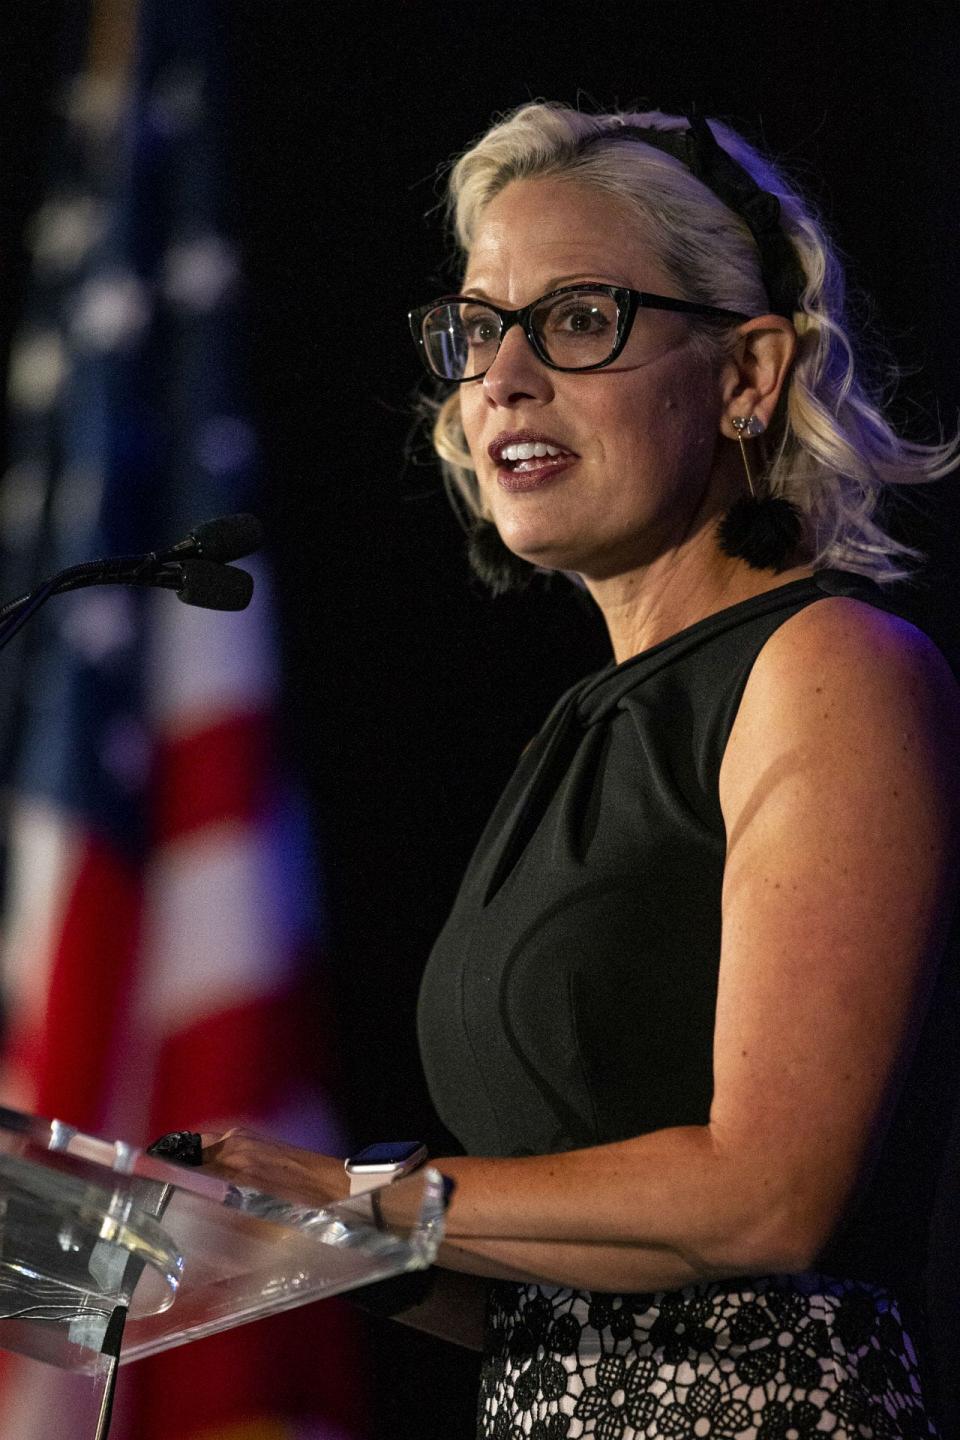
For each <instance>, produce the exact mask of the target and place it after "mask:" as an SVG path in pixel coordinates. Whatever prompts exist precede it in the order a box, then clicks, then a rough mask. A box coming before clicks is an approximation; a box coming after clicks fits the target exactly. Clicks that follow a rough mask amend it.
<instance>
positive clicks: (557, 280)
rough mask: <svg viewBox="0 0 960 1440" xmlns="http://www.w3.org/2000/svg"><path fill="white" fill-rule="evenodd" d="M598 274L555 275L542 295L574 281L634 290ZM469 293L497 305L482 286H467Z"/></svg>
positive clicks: (620, 281)
mask: <svg viewBox="0 0 960 1440" xmlns="http://www.w3.org/2000/svg"><path fill="white" fill-rule="evenodd" d="M597 274H598V272H597V271H591V270H574V271H573V273H572V274H570V275H554V276H553V278H552V279H551V280H549V281H548V282H547V288H546V289H545V290H544V291H543V292H542V293H543V294H544V295H549V294H550V291H551V290H559V288H560V286H561V285H566V284H568V283H569V284H572V283H573V282H574V281H582V282H583V284H584V285H590V284H591V283H595V284H597V285H624V286H627V288H628V289H630V288H632V287H630V286H628V285H627V282H626V281H625V280H598V279H597ZM587 277H589V278H587ZM468 291H472V292H473V295H474V296H475V298H476V299H477V300H489V301H490V303H491V304H494V303H495V302H494V301H493V299H492V297H491V296H490V295H488V294H487V292H486V291H485V290H484V288H483V286H482V285H465V288H464V290H463V291H462V293H463V294H464V295H466V294H467V293H468Z"/></svg>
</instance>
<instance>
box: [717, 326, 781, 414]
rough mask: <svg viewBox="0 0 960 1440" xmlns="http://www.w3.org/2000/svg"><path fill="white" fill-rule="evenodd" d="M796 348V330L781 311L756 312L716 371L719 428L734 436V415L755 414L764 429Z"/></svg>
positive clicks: (742, 327) (742, 328)
mask: <svg viewBox="0 0 960 1440" xmlns="http://www.w3.org/2000/svg"><path fill="white" fill-rule="evenodd" d="M796 351H797V332H796V331H795V330H794V328H793V326H792V325H791V323H790V321H789V320H787V319H785V318H784V317H783V316H782V315H758V316H756V317H755V318H754V319H752V320H748V321H746V323H745V324H743V325H741V326H740V329H739V330H738V332H737V339H736V344H735V346H734V348H733V350H732V351H731V353H730V354H729V355H728V356H727V358H726V360H725V361H724V364H723V367H722V369H721V372H720V384H721V401H722V405H723V409H722V413H721V420H720V429H721V431H722V433H723V434H724V435H726V436H727V438H728V439H731V440H735V439H736V437H737V432H736V430H735V429H734V428H733V424H732V421H733V418H734V416H746V417H749V416H751V415H754V416H756V418H757V419H758V420H759V421H760V423H761V424H762V426H763V428H764V430H766V429H767V428H768V426H769V424H770V421H771V419H772V418H773V412H774V410H775V409H776V408H777V401H778V400H779V399H780V392H781V391H782V389H783V387H784V384H785V383H786V379H787V376H788V375H789V374H790V367H791V366H792V364H793V360H794V356H795V355H796Z"/></svg>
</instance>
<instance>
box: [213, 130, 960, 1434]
mask: <svg viewBox="0 0 960 1440" xmlns="http://www.w3.org/2000/svg"><path fill="white" fill-rule="evenodd" d="M718 139H719V141H720V144H718V143H717V140H718ZM451 194H452V204H453V209H454V215H455V221H456V227H457V234H458V239H459V241H460V243H461V246H462V249H463V251H464V254H465V264H466V268H465V271H464V277H463V282H462V284H461V287H460V291H461V293H460V295H459V296H457V297H452V298H450V297H446V298H444V299H442V300H441V301H438V302H435V303H434V304H433V305H431V306H427V307H423V308H422V309H421V310H419V311H416V312H414V314H413V316H412V317H411V320H412V324H413V328H414V336H415V339H416V341H417V344H418V346H419V347H420V350H421V353H422V357H423V358H424V359H425V361H426V363H427V365H428V368H430V369H431V371H432V373H434V374H435V375H437V376H439V377H440V378H441V379H442V380H445V381H447V382H451V384H452V387H453V388H452V390H451V392H450V394H449V397H448V398H447V400H446V401H445V403H444V404H443V406H442V407H441V408H440V410H439V415H438V420H437V426H436V432H435V434H436V444H437V449H438V451H439V453H440V455H441V457H442V458H443V460H444V462H445V464H446V466H447V470H448V475H449V476H450V478H451V479H452V481H453V483H454V485H455V487H456V494H457V496H458V498H459V502H460V503H461V505H462V506H463V507H464V508H465V510H466V512H467V514H468V516H469V520H470V525H471V529H472V537H471V550H472V555H473V558H474V562H475V564H476V565H477V566H478V567H479V568H480V569H481V570H482V571H483V573H485V574H486V575H487V576H488V578H490V579H491V581H492V583H493V584H494V586H495V587H502V586H504V585H505V584H509V583H513V581H514V580H516V578H517V576H518V574H519V573H520V572H524V571H526V572H527V573H529V568H530V567H531V566H535V567H540V568H542V569H545V570H563V571H566V572H569V573H571V574H572V575H573V576H575V577H579V583H581V584H582V585H584V586H585V587H586V589H587V590H588V591H589V593H590V594H591V596H592V597H593V599H594V600H595V601H596V603H597V604H598V605H599V607H600V609H601V611H602V613H603V615H604V618H605V620H606V623H607V626H608V629H609V633H610V638H611V644H612V649H613V655H614V664H613V665H612V666H611V667H610V668H609V669H607V670H605V671H604V672H602V673H601V674H600V675H599V676H594V677H591V678H589V679H588V680H586V681H584V682H582V683H581V684H580V685H578V686H577V687H575V688H574V690H573V691H571V692H570V694H568V695H567V696H565V697H564V698H563V699H562V700H561V702H560V703H559V704H558V706H557V707H556V709H555V710H554V712H553V713H552V715H551V716H550V718H549V719H548V720H547V722H546V724H545V726H544V728H543V730H542V732H541V733H540V735H539V736H537V737H536V738H535V740H534V741H533V742H532V744H531V746H530V747H529V748H528V750H527V751H526V752H525V754H524V756H523V757H522V759H521V761H520V764H519V767H518V770H517V772H516V774H515V776H514V778H513V780H512V781H511V783H510V785H509V787H508V790H507V792H506V795H505V796H504V799H503V801H502V802H501V804H500V806H499V807H498V809H497V811H496V812H495V814H494V816H493V818H492V820H491V822H490V825H489V827H488V829H487V831H486V832H485V834H484V836H483V837H482V839H481V841H480V844H479V847H478V850H477V852H476V854H475V856H474V859H473V861H472V862H471V866H470V869H469V871H468V874H467V877H466V879H465V881H464V886H463V888H462V890H461V893H460V895H459V897H458V899H457V902H456V904H455V906H454V910H453V913H452V915H451V919H450V921H449V923H448V925H447V927H446V929H445V931H444V932H443V934H442V935H441V937H440V939H439V941H438V944H437V946H436V948H435V950H434V952H433V955H432V957H431V960H430V962H429V965H428V967H427V972H426V975H425V979H424V986H423V991H422V995H421V1007H420V1033H421V1045H422V1050H423V1054H424V1060H425V1065H426V1069H427V1074H428V1079H429V1081H430V1084H431V1088H432V1093H433V1095H434V1098H435V1100H436V1103H437V1106H438V1109H439V1111H440V1114H441V1116H442V1118H443V1119H444V1120H445V1122H446V1124H447V1125H448V1126H449V1127H450V1129H451V1130H452V1131H453V1132H454V1133H455V1134H456V1135H457V1136H458V1138H459V1139H460V1140H461V1142H462V1143H463V1146H464V1149H465V1150H466V1151H467V1154H466V1155H465V1156H461V1157H451V1158H444V1159H440V1160H437V1161H436V1162H435V1163H436V1164H438V1165H439V1166H440V1168H441V1169H442V1170H443V1171H444V1172H445V1173H447V1174H449V1175H450V1176H451V1177H452V1178H453V1179H454V1181H455V1182H456V1190H455V1192H454V1195H453V1199H452V1203H451V1206H450V1209H449V1214H448V1227H447V1238H446V1240H445V1243H444V1245H443V1247H442V1250H441V1254H440V1266H441V1269H440V1270H439V1271H438V1272H437V1273H438V1276H439V1282H438V1284H437V1285H436V1287H435V1289H434V1291H433V1293H432V1295H431V1296H430V1297H429V1298H428V1299H426V1300H425V1301H423V1302H422V1303H421V1304H420V1305H419V1306H415V1307H414V1308H412V1309H410V1310H408V1311H407V1313H406V1314H405V1315H404V1317H403V1318H404V1319H407V1320H409V1321H410V1322H412V1323H415V1324H419V1325H421V1326H423V1327H424V1328H428V1329H433V1330H434V1331H435V1332H437V1333H443V1334H447V1335H448V1336H449V1337H450V1338H453V1339H457V1340H459V1341H461V1342H462V1343H468V1344H469V1343H472V1344H478V1345H479V1344H481V1343H482V1344H483V1345H484V1346H485V1350H486V1356H485V1362H484V1381H483V1391H482V1395H481V1401H480V1409H479V1420H478V1426H479V1428H478V1434H480V1435H496V1436H507V1435H517V1436H520V1435H524V1436H535V1437H551V1440H552V1437H559V1436H571V1437H578V1436H581V1435H582V1436H597V1437H602V1440H614V1437H618V1440H632V1437H635V1436H640V1435H645V1436H655V1435H656V1436H661V1435H663V1436H687V1435H690V1436H694V1435H696V1436H705V1435H707V1434H717V1435H721V1436H729V1437H733V1436H745V1437H747V1436H749V1437H752V1436H764V1437H767V1436H773V1435H777V1436H791V1437H792V1436H793V1435H794V1434H795V1435H797V1436H798V1437H801V1436H806V1435H807V1434H809V1433H811V1432H813V1431H814V1430H820V1431H825V1432H829V1433H832V1434H836V1435H838V1436H839V1435H847V1434H854V1433H859V1434H862V1435H864V1436H867V1437H869V1436H870V1435H875V1436H878V1437H879V1436H884V1437H886V1436H889V1437H895V1436H902V1435H915V1434H927V1433H930V1427H931V1422H930V1419H929V1410H928V1408H926V1407H927V1406H928V1404H929V1401H930V1397H929V1396H928V1395H925V1393H924V1386H926V1387H927V1390H929V1388H930V1383H931V1382H930V1380H929V1378H928V1376H927V1375H926V1374H923V1375H922V1376H921V1374H920V1372H919V1369H918V1364H917V1361H916V1358H915V1355H914V1343H913V1337H915V1338H916V1340H917V1341H920V1340H922V1339H923V1338H924V1337H923V1331H924V1318H923V1315H922V1313H921V1295H920V1284H919V1282H920V1272H921V1269H922V1267H923V1265H924V1263H925V1252H924V1246H925V1243H926V1233H927V1227H928V1223H929V1217H930V1211H931V1208H932V1206H933V1203H934V1201H933V1192H934V1184H935V1180H936V1176H937V1171H938V1167H939V1165H940V1163H941V1158H942V1153H943V1150H944V1147H945V1144H946V1134H945V1127H946V1121H947V1117H948V1115H949V1113H950V1110H951V1107H952V1102H953V1097H954V1092H955V1088H956V1072H957V1065H956V1059H955V1054H954V1047H953V1046H951V1045H950V1044H949V1043H948V1038H949V1026H950V1024H951V1023H953V1021H952V1012H951V1010H950V1005H951V1004H952V1003H953V993H954V987H955V977H954V974H953V971H952V967H946V966H940V965H939V959H940V956H941V953H942V950H943V946H944V940H945V935H946V928H947V924H948V919H949V911H950V899H951V887H952V881H953V877H954V872H955V861H956V853H957V786H956V775H955V754H956V739H957V731H958V718H957V717H958V707H957V696H956V691H955V688H954V685H953V682H952V679H951V677H950V674H949V671H948V669H947V666H946V664H945V662H944V661H943V659H942V657H941V656H940V655H939V654H938V652H937V651H936V650H935V648H934V647H933V646H932V645H931V644H930V643H929V642H928V641H927V640H926V638H925V637H924V636H922V635H921V634H919V633H918V632H917V631H916V630H915V629H913V628H912V627H911V626H909V625H907V624H905V623H904V622H902V621H901V620H899V619H897V618H896V617H894V616H893V615H892V614H891V613H889V612H888V610H886V609H885V608H884V600H883V589H882V587H883V586H886V585H889V583H890V582H891V581H893V580H895V579H897V578H899V577H901V576H902V575H903V574H905V573H906V564H907V561H908V560H909V559H910V553H909V552H908V551H907V549H906V547H904V546H903V545H901V544H898V543H897V542H895V541H894V540H892V539H891V538H890V537H889V536H888V535H886V534H885V532H884V530H883V529H882V526H881V523H880V521H879V520H878V519H877V514H876V506H877V502H878V500H879V499H880V496H881V492H882V490H883V487H884V486H886V485H887V484H891V483H903V482H906V481H911V480H920V479H929V478H933V477H936V476H938V475H940V474H943V473H946V471H947V470H948V469H950V468H951V467H952V465H953V463H954V450H953V448H952V447H948V446H943V447H930V448H924V447H920V446H916V445H910V444H907V443H905V442H902V441H900V440H898V439H897V438H896V437H895V436H894V435H893V434H892V432H891V431H890V429H889V427H888V426H887V424H886V422H885V421H884V419H883V417H882V416H881V414H880V413H879V412H878V411H877V409H876V408H875V407H874V406H873V405H872V403H871V402H870V400H869V399H868V398H867V396H866V394H865V392H864V390H863V389H862V387H861V384H860V381H859V379H858V376H857V374H856V371H855V369H854V366H853V360H852V357H851V351H850V348H849V343H848V341H847V338H846V335H845V333H844V329H843V323H844V322H843V310H842V277H841V274H840V271H839V268H838V265H837V262H836V260H835V258H834V257H833V255H832V253H831V251H830V249H829V246H828V244H827V242H826V240H825V238H824V236H823V234H822V232H821V231H820V229H819V227H818V225H817V223H816V221H815V220H814V219H813V218H812V217H811V216H810V214H809V213H808V212H807V210H806V209H805V208H804V206H803V204H802V202H801V201H800V200H799V199H798V198H797V197H796V196H795V195H793V194H792V193H791V192H790V191H788V189H787V188H786V187H785V185H784V184H783V182H782V180H781V179H780V178H779V177H778V176H777V175H776V174H775V172H774V171H773V170H772V169H771V167H770V166H769V165H767V164H766V162H764V161H762V160H761V159H760V158H759V157H758V156H757V155H756V154H755V153H754V152H753V151H752V150H750V149H749V147H747V146H746V144H745V143H744V142H743V141H742V140H741V139H740V138H739V137H737V136H735V135H734V134H733V133H732V132H730V131H728V130H726V129H725V128H723V127H721V126H718V125H714V126H712V127H708V126H707V125H706V123H705V122H703V121H702V120H701V121H694V122H689V121H687V120H684V119H681V118H676V117H667V116H662V115H659V114H653V115H624V116H587V115H581V114H578V113H576V112H574V111H572V110H568V109H566V108H564V107H560V106H547V105H530V106H526V107H524V108H523V109H521V110H520V111H518V112H517V113H516V114H515V115H513V116H511V117H509V118H508V119H507V120H505V121H503V122H502V123H500V124H498V125H496V126H495V127H494V128H493V129H492V130H491V131H490V132H489V133H488V134H487V135H485V136H484V137H483V138H482V139H481V140H480V141H479V142H478V143H477V144H476V145H475V146H474V147H473V149H472V150H470V151H469V152H468V153H467V154H466V155H465V156H464V157H463V158H462V159H461V160H460V161H459V162H458V164H457V165H456V167H455V168H454V170H453V172H452V183H451ZM761 437H762V438H761ZM934 992H936V998H935V1000H934V1001H933V1002H932V1003H931V995H932V994H933V993H934ZM205 1158H206V1159H207V1161H208V1163H213V1164H216V1165H218V1166H219V1168H220V1169H221V1170H222V1171H223V1172H224V1173H228V1174H237V1173H240V1174H243V1175H244V1176H245V1178H247V1179H250V1178H251V1175H254V1176H255V1177H256V1179H257V1180H258V1182H259V1183H261V1184H263V1185H264V1187H265V1188H270V1187H271V1186H272V1187H273V1188H275V1189H278V1188H279V1189H283V1188H287V1189H291V1188H292V1189H294V1190H301V1191H302V1190H303V1189H304V1188H306V1189H308V1190H310V1191H311V1193H316V1194H318V1195H323V1196H325V1197H326V1196H330V1195H338V1194H342V1193H344V1180H343V1177H342V1172H340V1170H339V1164H338V1162H335V1161H331V1160H328V1159H325V1158H320V1157H314V1156H307V1155H305V1154H304V1153H303V1152H296V1151H289V1150H286V1149H283V1148H281V1147H275V1148H274V1149H272V1150H270V1151H269V1152H267V1151H265V1150H263V1149H262V1148H260V1147H257V1146H252V1145H251V1144H250V1142H249V1141H248V1140H247V1139H246V1138H245V1137H244V1136H243V1135H242V1134H234V1135H230V1136H226V1137H224V1138H223V1139H222V1140H220V1141H219V1142H217V1143H216V1144H214V1145H212V1146H209V1147H208V1148H207V1150H206V1152H205ZM391 1203H392V1201H391V1197H390V1195H389V1194H388V1193H385V1194H384V1196H383V1207H384V1212H385V1214H386V1215H387V1216H388V1217H389V1214H390V1206H391ZM491 1281H492V1282H493V1283H492V1284H491V1283H490V1282H491ZM484 1307H486V1338H485V1339H482V1319H483V1311H484Z"/></svg>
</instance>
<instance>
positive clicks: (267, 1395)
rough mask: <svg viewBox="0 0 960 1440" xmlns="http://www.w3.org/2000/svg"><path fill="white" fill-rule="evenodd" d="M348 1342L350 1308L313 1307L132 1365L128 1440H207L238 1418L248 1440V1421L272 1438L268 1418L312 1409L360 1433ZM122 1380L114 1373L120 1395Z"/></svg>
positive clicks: (354, 1349) (358, 1383)
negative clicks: (134, 1402)
mask: <svg viewBox="0 0 960 1440" xmlns="http://www.w3.org/2000/svg"><path fill="white" fill-rule="evenodd" d="M357 1337H358V1327H357V1323H356V1319H355V1316H354V1315H353V1314H352V1313H351V1311H350V1307H349V1306H348V1305H346V1304H345V1303H343V1302H342V1301H338V1300H323V1301H320V1302H319V1303H317V1304H315V1305H308V1306H305V1307H304V1308H303V1309H298V1310H290V1311H287V1312H286V1313H285V1314H282V1315H275V1316H271V1317H270V1318H269V1319H267V1320H258V1321H256V1322H254V1323H253V1324H250V1325H241V1326H239V1327H238V1328H237V1329H235V1330H230V1331H228V1332H227V1333H226V1334H221V1335H212V1336H210V1337H209V1338H208V1339H206V1340H198V1341H194V1342H193V1343H192V1344H190V1345H184V1346H180V1347H179V1348H177V1349H175V1350H168V1351H166V1352H165V1353H164V1354H163V1355H158V1356H156V1357H155V1358H154V1359H152V1360H143V1361H140V1362H139V1363H138V1364H137V1365H136V1366H135V1367H134V1369H135V1371H136V1378H137V1383H138V1390H139V1394H138V1397H137V1398H138V1401H139V1402H140V1403H139V1408H138V1419H137V1428H136V1440H171V1437H173V1436H177V1437H178V1440H189V1437H191V1436H196V1437H198V1440H199V1437H205V1440H214V1437H215V1436H217V1435H219V1434H220V1433H221V1427H222V1430H223V1432H225V1433H227V1434H229V1429H228V1427H229V1426H230V1425H232V1424H237V1423H239V1422H242V1421H246V1423H247V1424H248V1425H251V1440H253V1436H254V1435H256V1434H257V1433H258V1432H257V1430H256V1429H254V1428H253V1423H255V1421H256V1419H257V1418H258V1417H260V1418H262V1420H263V1424H264V1433H265V1434H267V1435H271V1436H272V1435H273V1434H274V1433H275V1427H276V1425H277V1421H278V1419H280V1418H283V1419H287V1420H290V1421H292V1422H296V1421H297V1420H300V1421H301V1422H302V1420H303V1418H304V1417H306V1416H316V1415H317V1414H318V1409H319V1413H321V1414H322V1415H323V1418H324V1420H326V1421H327V1422H332V1423H333V1424H334V1425H337V1426H339V1427H340V1428H341V1429H342V1430H343V1431H344V1432H346V1433H347V1434H355V1435H362V1434H365V1433H368V1432H367V1431H366V1427H365V1424H364V1421H365V1419H366V1416H365V1413H364V1412H365V1408H366V1407H365V1406H364V1403H363V1396H362V1391H363V1389H364V1383H363V1380H362V1375H363V1369H362V1366H361V1363H360V1353H359V1344H358V1338H357ZM132 1380H133V1374H132V1373H131V1372H129V1371H121V1373H120V1378H119V1385H120V1387H121V1388H122V1387H123V1386H124V1384H125V1383H129V1382H130V1381H132ZM320 1397H322V1400H321V1406H322V1408H320V1407H318V1399H320ZM252 1422H253V1423H252Z"/></svg>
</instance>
